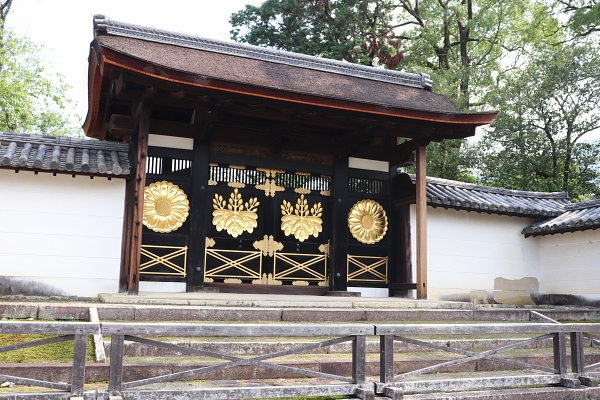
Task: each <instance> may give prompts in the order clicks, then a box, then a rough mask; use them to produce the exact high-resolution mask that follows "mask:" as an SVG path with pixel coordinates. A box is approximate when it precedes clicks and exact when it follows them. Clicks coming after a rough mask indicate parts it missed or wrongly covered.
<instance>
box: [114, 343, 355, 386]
mask: <svg viewBox="0 0 600 400" xmlns="http://www.w3.org/2000/svg"><path fill="white" fill-rule="evenodd" d="M115 339H116V340H117V341H122V340H128V341H132V342H138V343H142V344H146V345H150V346H156V347H162V348H166V349H170V350H173V351H177V352H182V353H191V354H196V355H200V356H207V357H213V358H218V359H222V360H227V361H229V363H222V364H219V365H212V366H207V367H201V368H194V369H190V370H186V371H181V372H177V373H173V374H167V375H161V376H156V377H152V378H147V379H140V380H137V381H131V382H127V383H122V384H121V389H130V388H134V387H138V386H144V385H149V384H152V383H159V382H165V381H170V380H174V379H181V378H186V377H190V376H194V375H199V374H204V373H208V372H211V371H216V370H224V369H227V368H233V367H238V366H242V365H253V366H256V367H264V368H269V369H274V370H277V371H283V372H288V373H296V374H299V375H305V376H311V377H314V378H325V379H331V380H337V381H341V382H349V383H353V382H354V378H351V377H344V376H339V375H333V374H326V373H323V372H317V371H311V370H307V369H302V368H296V367H290V366H286V365H278V364H270V363H265V362H263V361H265V360H269V359H272V358H277V357H282V356H287V355H290V354H297V353H302V352H305V351H310V350H314V349H318V348H321V347H327V346H331V345H334V344H338V343H344V342H352V341H354V340H356V336H346V337H342V338H338V339H332V340H327V341H324V342H319V343H311V344H309V345H305V346H300V347H296V348H293V349H288V350H282V351H278V352H275V353H270V354H264V355H260V356H257V357H252V358H241V357H235V356H229V355H225V354H220V353H216V352H212V351H206V350H199V349H192V348H189V347H182V346H178V345H174V344H169V343H165V342H159V341H155V340H150V339H145V338H141V337H137V336H128V335H124V336H113V339H112V340H113V341H115ZM114 344H117V343H114ZM119 347H120V348H122V344H120V345H119V344H117V346H116V347H115V348H119ZM120 359H121V360H122V358H120ZM115 367H116V366H115ZM111 368H113V365H111ZM114 389H117V388H114ZM117 390H118V389H117Z"/></svg>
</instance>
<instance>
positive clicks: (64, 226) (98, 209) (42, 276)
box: [0, 170, 125, 296]
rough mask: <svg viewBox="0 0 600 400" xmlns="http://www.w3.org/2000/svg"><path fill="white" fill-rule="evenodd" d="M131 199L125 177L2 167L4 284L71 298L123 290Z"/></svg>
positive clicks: (0, 262)
mask: <svg viewBox="0 0 600 400" xmlns="http://www.w3.org/2000/svg"><path fill="white" fill-rule="evenodd" d="M124 196H125V180H124V179H112V180H110V181H109V180H108V179H107V178H102V177H95V178H94V179H90V178H89V177H87V176H77V177H75V178H73V177H72V176H71V175H63V174H58V175H57V176H53V175H52V174H51V173H39V174H38V175H35V174H34V173H33V172H31V171H20V172H19V173H18V174H17V173H15V172H14V171H13V170H0V280H1V285H3V286H6V285H9V286H12V287H13V289H14V290H28V291H34V292H40V293H41V294H55V295H66V296H97V295H98V293H100V292H116V291H117V290H118V281H119V264H120V257H121V234H122V229H123V203H124ZM1 285H0V286H1ZM29 294H31V293H29Z"/></svg>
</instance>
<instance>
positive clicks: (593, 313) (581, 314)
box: [0, 302, 600, 323]
mask: <svg viewBox="0 0 600 400" xmlns="http://www.w3.org/2000/svg"><path fill="white" fill-rule="evenodd" d="M289 304H292V303H289ZM467 304H468V303H467ZM294 305H295V307H233V306H227V305H223V306H190V305H182V306H172V305H160V304H156V305H143V304H134V305H128V304H123V305H120V304H104V303H76V302H73V303H71V302H67V303H65V302H63V303H52V302H41V303H16V302H15V303H1V304H0V318H8V319H29V318H33V319H43V320H86V321H88V320H89V317H90V314H89V309H90V307H95V308H97V309H98V316H99V318H100V320H105V321H128V322H149V321H159V322H160V321H165V322H168V321H182V322H192V321H215V322H217V321H223V322H233V321H237V322H250V321H264V322H367V323H369V322H386V323H394V322H398V323H402V322H404V323H406V322H408V321H411V322H416V321H436V322H490V321H530V320H531V311H532V310H537V311H539V312H540V313H542V314H544V315H546V316H548V317H550V318H552V319H555V320H575V321H585V320H600V309H591V308H555V309H542V308H535V309H534V308H532V309H523V308H512V309H509V308H485V309H480V308H477V309H450V308H448V309H440V308H433V309H425V308H398V307H400V305H398V304H394V303H383V305H385V306H387V307H379V308H377V307H374V308H310V307H302V303H294ZM368 305H369V306H377V305H379V303H377V302H372V303H368ZM390 305H394V306H395V307H397V308H390Z"/></svg>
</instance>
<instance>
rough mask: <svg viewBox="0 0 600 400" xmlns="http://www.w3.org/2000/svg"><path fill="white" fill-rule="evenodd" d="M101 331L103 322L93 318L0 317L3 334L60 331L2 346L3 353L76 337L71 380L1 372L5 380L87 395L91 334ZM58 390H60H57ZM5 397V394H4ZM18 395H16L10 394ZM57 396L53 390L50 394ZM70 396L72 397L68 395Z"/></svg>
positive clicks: (1, 351) (1, 332)
mask: <svg viewBox="0 0 600 400" xmlns="http://www.w3.org/2000/svg"><path fill="white" fill-rule="evenodd" d="M99 333H100V324H95V323H91V322H8V321H0V334H3V335H58V336H56V337H50V338H47V339H40V340H35V341H30V342H25V343H20V344H13V345H9V346H4V347H0V353H4V352H7V351H14V350H20V349H26V348H30V347H36V346H43V345H46V344H51V343H58V342H65V341H70V340H72V341H73V367H72V374H71V384H70V385H68V384H65V383H61V382H49V381H45V380H38V379H29V378H21V377H17V376H12V375H0V380H2V382H12V383H16V384H20V385H30V386H37V387H45V388H50V389H58V390H62V391H63V392H66V393H69V397H79V396H83V385H84V383H85V357H86V348H87V339H88V335H94V334H99ZM54 394H56V393H54ZM2 397H4V396H2ZM8 397H11V398H14V397H15V396H14V395H8ZM47 398H53V394H52V393H50V395H49V397H47ZM56 398H65V393H58V397H56ZM66 398H68V397H66Z"/></svg>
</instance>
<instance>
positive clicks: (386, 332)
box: [375, 323, 600, 392]
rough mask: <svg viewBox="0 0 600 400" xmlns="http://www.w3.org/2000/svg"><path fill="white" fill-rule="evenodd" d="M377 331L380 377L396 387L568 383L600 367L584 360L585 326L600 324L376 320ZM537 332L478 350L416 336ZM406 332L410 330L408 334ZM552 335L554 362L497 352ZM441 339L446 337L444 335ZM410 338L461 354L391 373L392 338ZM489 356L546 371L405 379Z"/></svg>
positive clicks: (596, 328) (599, 328) (585, 381)
mask: <svg viewBox="0 0 600 400" xmlns="http://www.w3.org/2000/svg"><path fill="white" fill-rule="evenodd" d="M375 331H376V332H375V333H376V334H377V335H379V337H380V346H381V347H380V354H381V358H380V371H381V373H380V380H381V382H384V386H390V387H391V386H393V387H399V388H401V389H402V390H403V391H404V392H422V391H429V390H432V389H436V390H439V391H450V390H467V389H475V388H494V387H510V386H522V385H543V384H559V385H562V386H567V387H580V386H581V385H585V386H596V385H597V379H592V378H590V377H589V376H587V375H586V373H589V372H592V371H594V370H597V369H600V363H595V364H591V365H588V366H586V365H585V354H584V342H583V332H600V324H554V323H543V324H523V323H510V324H464V325H456V324H406V325H376V326H375ZM506 334H510V335H521V334H528V335H531V334H533V335H539V336H535V337H533V338H527V339H523V340H522V341H519V342H517V343H511V344H509V345H506V346H501V347H498V348H496V349H493V350H488V351H484V352H481V353H476V352H472V351H467V350H463V349H458V348H454V347H450V346H440V345H439V344H434V343H429V342H426V341H423V340H417V339H414V337H415V336H417V337H418V336H422V335H444V338H448V336H452V335H506ZM566 335H569V336H570V348H571V368H572V372H571V373H569V372H568V370H567V340H566ZM407 336H410V338H409V337H407ZM548 339H552V347H553V359H554V366H553V368H548V367H545V366H541V365H536V364H531V363H528V362H523V361H518V360H515V359H514V358H507V357H500V356H498V354H501V353H503V352H506V351H509V350H514V349H519V348H523V347H525V346H529V345H531V344H533V343H537V342H540V341H543V340H548ZM444 340H445V339H444ZM396 341H399V342H405V343H411V344H414V345H418V346H423V347H428V348H433V349H436V350H439V351H444V352H449V353H454V354H460V355H463V356H465V357H463V358H458V359H455V360H451V361H446V362H443V363H440V364H437V365H432V366H428V367H425V368H420V369H417V370H414V371H410V372H405V373H403V374H399V375H395V374H394V350H393V348H394V342H396ZM482 359H485V360H490V361H494V362H498V363H504V364H508V365H511V366H517V367H520V368H522V369H526V370H534V371H539V372H544V373H545V374H537V375H533V374H531V375H530V374H528V375H514V376H502V377H480V378H467V379H451V380H439V379H438V380H422V381H415V380H411V381H408V379H409V378H413V377H416V376H420V375H426V374H430V373H435V372H438V371H440V370H444V369H448V368H451V367H454V366H457V365H460V364H464V363H467V362H472V361H477V360H482Z"/></svg>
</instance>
